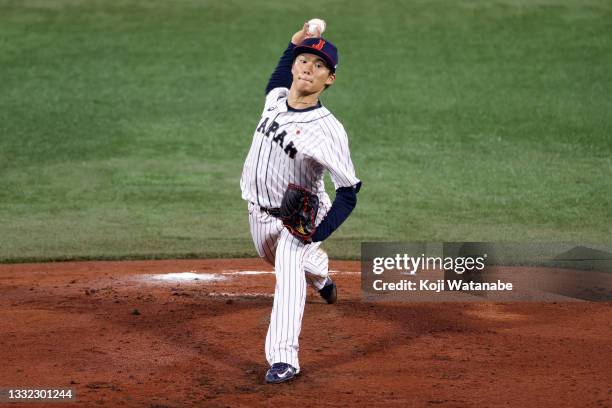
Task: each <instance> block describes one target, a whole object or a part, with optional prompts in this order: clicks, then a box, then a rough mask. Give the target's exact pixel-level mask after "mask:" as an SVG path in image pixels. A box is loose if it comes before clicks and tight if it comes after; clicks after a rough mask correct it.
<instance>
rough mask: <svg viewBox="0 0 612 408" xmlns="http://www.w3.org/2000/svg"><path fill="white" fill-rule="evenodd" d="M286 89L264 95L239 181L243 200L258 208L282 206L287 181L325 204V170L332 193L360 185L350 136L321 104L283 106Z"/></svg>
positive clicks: (327, 201)
mask: <svg viewBox="0 0 612 408" xmlns="http://www.w3.org/2000/svg"><path fill="white" fill-rule="evenodd" d="M288 94H289V90H288V89H287V88H275V89H273V90H271V91H270V92H269V93H268V95H267V96H266V102H265V106H264V110H263V113H262V115H261V119H260V120H259V123H258V124H257V128H256V130H255V134H254V135H253V143H252V144H251V149H250V150H249V153H248V155H247V158H246V161H245V163H244V168H243V171H242V177H241V179H240V188H241V190H242V198H243V199H244V200H247V201H250V202H253V203H256V204H258V205H260V206H262V207H268V208H277V207H280V204H281V201H282V198H283V194H284V193H285V190H286V189H287V186H288V185H289V183H293V184H297V185H300V186H302V187H305V188H307V189H308V190H310V191H311V192H313V193H315V194H317V195H319V199H320V200H321V202H322V204H327V205H326V206H329V204H328V203H329V197H328V196H327V194H326V193H325V186H324V182H323V175H324V171H325V170H328V171H329V172H330V174H331V178H332V181H333V183H334V185H335V187H336V189H338V188H340V187H351V186H354V185H356V184H358V183H359V182H360V181H359V179H358V178H357V176H356V175H355V168H354V167H353V162H352V160H351V155H350V151H349V145H348V137H347V134H346V131H345V130H344V127H343V126H342V124H341V123H340V122H339V121H338V120H337V119H336V118H335V117H334V115H333V114H332V113H331V112H330V111H329V110H327V108H325V107H324V106H320V107H318V108H315V109H308V110H304V111H294V110H291V109H289V108H288V106H287V96H288Z"/></svg>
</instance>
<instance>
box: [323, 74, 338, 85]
mask: <svg viewBox="0 0 612 408" xmlns="http://www.w3.org/2000/svg"><path fill="white" fill-rule="evenodd" d="M335 80H336V74H335V73H333V74H329V76H328V77H327V79H326V80H325V85H327V86H330V85H331V84H333V83H334V81H335Z"/></svg>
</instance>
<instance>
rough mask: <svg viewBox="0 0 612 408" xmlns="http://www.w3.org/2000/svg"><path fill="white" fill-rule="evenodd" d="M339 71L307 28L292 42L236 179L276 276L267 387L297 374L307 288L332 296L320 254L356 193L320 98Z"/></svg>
mask: <svg viewBox="0 0 612 408" xmlns="http://www.w3.org/2000/svg"><path fill="white" fill-rule="evenodd" d="M337 65H338V52H337V50H336V47H335V46H334V45H333V44H332V43H330V42H329V41H327V40H326V39H324V38H321V37H320V30H317V31H316V32H315V33H314V34H313V35H310V34H309V33H308V24H304V27H303V28H302V29H301V30H300V31H298V32H297V33H295V34H294V35H293V37H292V39H291V42H290V44H289V46H288V47H287V49H286V50H285V51H284V53H283V55H282V56H281V58H280V61H279V63H278V66H277V67H276V69H275V70H274V72H273V73H272V76H271V77H270V80H269V82H268V85H267V87H266V97H265V104H264V108H263V111H262V114H261V118H260V119H259V121H258V123H257V125H256V127H255V133H254V135H253V142H252V144H251V148H250V150H249V153H248V155H247V158H246V161H245V163H244V168H243V172H242V177H241V180H240V187H241V190H242V198H243V199H244V200H246V201H247V203H248V212H249V223H250V229H251V235H252V237H253V242H254V244H255V247H256V249H257V252H258V254H259V256H260V257H262V258H263V259H265V260H266V261H267V262H269V263H270V264H272V265H274V270H275V274H276V287H275V291H274V304H273V307H272V314H271V315H270V325H269V327H268V332H267V335H266V344H265V353H266V358H267V360H268V363H269V364H270V366H271V367H270V369H269V370H268V372H267V373H266V377H265V380H266V382H267V383H280V382H284V381H287V380H291V379H293V378H294V377H295V376H296V375H297V374H298V373H299V372H300V364H299V361H298V350H299V344H298V337H299V334H300V330H301V326H302V315H303V312H304V304H305V301H306V286H307V282H308V283H309V284H310V285H311V286H312V287H314V288H315V289H316V290H317V291H318V292H319V294H320V295H321V297H322V298H323V299H324V300H326V301H327V303H330V304H331V303H334V302H335V301H336V298H337V288H336V285H335V283H334V282H333V281H332V279H331V278H330V277H329V276H328V273H329V271H328V257H327V254H326V253H325V252H324V251H323V250H322V249H321V248H320V247H319V246H320V244H321V242H322V241H323V240H325V239H326V238H328V237H329V236H330V235H331V233H332V232H333V231H334V230H336V229H337V228H338V227H339V226H340V224H342V223H343V222H344V221H345V220H346V219H347V218H348V216H349V215H350V213H351V212H352V210H353V209H354V208H355V206H356V204H357V193H358V192H359V189H360V187H361V181H360V180H359V179H358V178H357V177H356V175H355V169H354V168H353V163H352V161H351V156H350V152H349V143H348V137H347V134H346V132H345V130H344V127H343V126H342V124H341V123H340V122H339V121H338V120H337V119H336V118H335V117H334V115H332V113H331V112H330V111H329V110H328V109H327V108H326V107H324V106H323V105H322V104H321V102H320V100H319V96H320V95H321V93H322V92H323V91H324V90H325V89H326V88H327V87H329V86H331V85H332V84H333V83H334V81H335V79H336V68H337ZM325 171H329V172H330V174H331V179H332V181H333V183H334V186H335V189H336V195H335V199H334V202H333V204H332V203H331V201H330V198H329V196H328V195H327V194H326V192H325V187H324V182H323V175H324V172H325ZM288 197H289V198H288ZM296 203H297V204H296ZM292 205H293V208H290V209H289V211H290V213H285V214H283V211H284V210H286V209H287V207H291V206H292ZM291 217H293V218H291ZM296 219H297V221H295V220H296ZM292 220H293V221H292ZM292 222H294V224H291V223H292ZM295 223H297V224H299V225H296V224H295ZM308 224H310V225H308Z"/></svg>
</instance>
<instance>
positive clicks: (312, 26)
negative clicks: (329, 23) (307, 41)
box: [308, 18, 326, 35]
mask: <svg viewBox="0 0 612 408" xmlns="http://www.w3.org/2000/svg"><path fill="white" fill-rule="evenodd" d="M325 27H326V24H325V21H324V20H321V19H320V18H313V19H312V20H309V21H308V34H310V35H316V34H317V28H318V29H319V30H320V34H323V31H325Z"/></svg>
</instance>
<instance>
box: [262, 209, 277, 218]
mask: <svg viewBox="0 0 612 408" xmlns="http://www.w3.org/2000/svg"><path fill="white" fill-rule="evenodd" d="M259 209H260V210H261V211H263V212H265V213H267V214H270V215H271V216H273V217H276V218H279V217H280V208H266V207H259Z"/></svg>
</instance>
